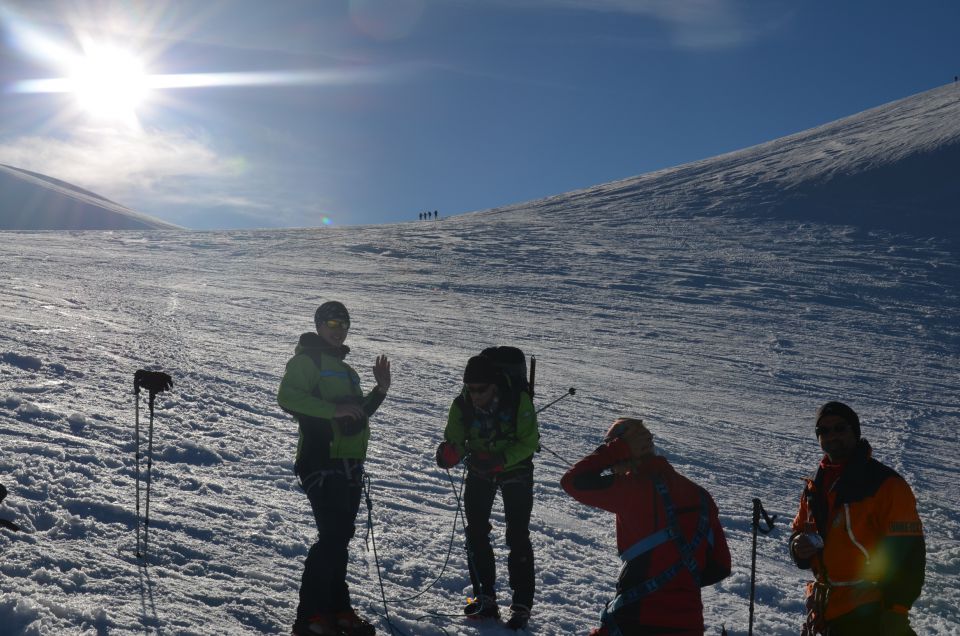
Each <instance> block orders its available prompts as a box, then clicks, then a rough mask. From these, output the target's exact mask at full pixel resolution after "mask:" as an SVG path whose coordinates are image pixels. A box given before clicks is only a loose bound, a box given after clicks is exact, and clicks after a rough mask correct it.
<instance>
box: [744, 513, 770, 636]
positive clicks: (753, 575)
mask: <svg viewBox="0 0 960 636" xmlns="http://www.w3.org/2000/svg"><path fill="white" fill-rule="evenodd" d="M760 515H763V521H764V523H766V524H767V527H766V528H761V527H760ZM776 519H777V515H773V516H772V517H771V516H770V515H768V514H767V511H766V510H764V509H763V504H762V503H761V502H760V500H759V499H757V498H754V500H753V523H752V524H751V525H752V526H753V550H752V552H751V557H750V629H749V631H748V632H747V633H748V635H749V636H753V598H754V593H755V591H756V583H757V531H758V530H759V531H760V532H762V533H763V534H770V532H771V531H772V530H773V522H774V521H775V520H776Z"/></svg>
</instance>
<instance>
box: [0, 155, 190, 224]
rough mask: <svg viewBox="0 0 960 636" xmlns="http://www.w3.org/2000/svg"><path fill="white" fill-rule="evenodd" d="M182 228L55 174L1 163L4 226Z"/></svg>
mask: <svg viewBox="0 0 960 636" xmlns="http://www.w3.org/2000/svg"><path fill="white" fill-rule="evenodd" d="M151 229H180V228H178V226H176V225H173V224H172V223H167V222H166V221H161V220H160V219H156V218H154V217H151V216H147V215H146V214H142V213H140V212H135V211H133V210H131V209H129V208H126V207H124V206H122V205H120V204H119V203H116V202H114V201H111V200H109V199H106V198H104V197H102V196H100V195H98V194H95V193H93V192H90V191H89V190H84V189H83V188H80V187H78V186H75V185H73V184H70V183H67V182H66V181H61V180H60V179H55V178H53V177H50V176H47V175H44V174H40V173H38V172H31V171H29V170H23V169H22V168H14V167H13V166H8V165H4V164H0V230H151Z"/></svg>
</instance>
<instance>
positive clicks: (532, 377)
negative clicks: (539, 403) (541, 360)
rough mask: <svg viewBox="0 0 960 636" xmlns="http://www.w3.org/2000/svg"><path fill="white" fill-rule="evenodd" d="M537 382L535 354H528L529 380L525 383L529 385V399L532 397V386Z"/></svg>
mask: <svg viewBox="0 0 960 636" xmlns="http://www.w3.org/2000/svg"><path fill="white" fill-rule="evenodd" d="M536 382H537V356H530V381H529V382H528V383H527V384H529V385H530V399H531V400H532V399H533V396H534V391H535V390H536V389H535V388H534V387H535V386H536Z"/></svg>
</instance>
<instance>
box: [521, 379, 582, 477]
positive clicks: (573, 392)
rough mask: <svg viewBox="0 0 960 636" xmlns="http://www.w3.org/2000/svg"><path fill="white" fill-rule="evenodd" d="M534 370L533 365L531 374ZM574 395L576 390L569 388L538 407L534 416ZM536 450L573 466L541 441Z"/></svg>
mask: <svg viewBox="0 0 960 636" xmlns="http://www.w3.org/2000/svg"><path fill="white" fill-rule="evenodd" d="M534 369H536V366H535V365H534V366H533V367H531V372H533V371H534ZM530 377H531V381H532V379H533V377H534V376H533V375H531V376H530ZM576 394H577V390H576V389H575V388H573V387H570V388H569V389H567V392H566V393H564V394H563V395H561V396H560V397H558V398H557V399H556V400H554V401H553V402H550V404H547V405H546V406H542V407H540V408H539V409H537V412H536V414H537V415H539V414H540V413H542V412H543V411H546V410H547V409H548V408H550V407H551V406H553V405H554V404H556V403H557V402H559V401H560V400H562V399H563V398H565V397H569V396H571V395H576ZM537 450H545V451H547V452H548V453H550V454H551V455H553V456H554V457H556V458H557V459H559V460H560V461H562V462H563V463H564V464H566V465H567V466H572V465H573V464H571V463H570V462H568V461H567V460H566V459H565V458H563V457H560V455H558V454H556V453H555V452H553V451H552V450H550V449H549V448H547V447H546V446H544V445H543V442H542V441H541V442H540V445H539V446H538V447H537Z"/></svg>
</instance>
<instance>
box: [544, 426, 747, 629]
mask: <svg viewBox="0 0 960 636" xmlns="http://www.w3.org/2000/svg"><path fill="white" fill-rule="evenodd" d="M629 458H630V448H629V446H628V445H627V443H626V441H625V440H623V439H618V440H614V441H613V442H610V443H609V444H604V445H603V446H601V447H600V448H598V449H597V450H596V451H595V452H594V453H593V454H591V455H588V456H587V457H585V458H583V459H582V460H580V461H579V462H577V464H576V465H575V466H574V467H573V468H571V469H570V470H569V471H567V473H566V474H565V475H564V476H563V479H562V480H561V481H560V485H561V486H563V489H564V490H566V491H567V493H569V494H570V496H571V497H573V498H574V499H576V500H577V501H580V502H582V503H585V504H587V505H589V506H595V507H597V508H602V509H603V510H608V511H610V512H613V513H615V514H616V516H617V518H616V523H617V551H618V553H619V554H620V555H621V558H623V556H622V555H623V553H624V552H626V551H628V550H630V548H631V547H633V546H634V545H635V544H637V543H638V542H639V541H641V540H643V539H647V538H648V537H651V536H654V535H657V533H658V532H660V531H662V530H664V529H666V528H668V526H669V525H670V524H669V523H668V520H667V518H668V513H667V505H666V499H667V498H669V500H670V502H671V504H672V508H673V510H674V516H675V519H676V525H677V526H678V528H679V531H680V534H681V535H682V541H683V542H685V543H687V544H692V543H696V547H695V548H694V549H693V551H692V555H691V556H692V562H688V563H684V562H683V560H682V559H681V552H680V548H679V544H678V542H677V541H676V540H673V539H664V540H663V542H662V543H659V544H658V545H656V546H655V547H652V548H651V549H649V550H648V551H645V552H643V553H642V554H639V555H637V556H634V557H633V558H632V559H630V560H629V561H628V562H627V563H626V564H625V565H624V566H623V567H622V568H621V570H620V578H619V579H618V581H617V594H618V596H619V595H624V598H626V597H627V596H629V594H630V591H631V590H633V589H635V588H638V586H640V584H643V583H647V582H649V581H651V580H653V579H657V578H658V577H659V578H661V579H665V580H660V581H658V585H657V586H656V587H657V589H656V590H655V591H652V592H650V593H649V594H647V595H644V596H642V597H641V598H639V599H638V600H636V601H634V602H630V603H625V604H624V605H623V606H622V607H621V608H619V609H617V610H616V611H615V612H613V614H612V619H613V620H614V621H615V622H616V624H617V626H618V627H619V628H620V629H621V630H622V631H623V633H624V634H625V635H627V636H629V634H632V633H642V634H656V633H659V632H658V629H659V630H665V631H668V632H669V633H671V634H697V635H698V636H699V635H702V634H703V604H702V602H701V600H700V588H701V587H702V586H706V585H712V584H713V583H716V582H717V581H720V580H721V579H723V578H725V577H727V576H728V575H729V574H730V551H729V550H728V548H727V540H726V537H725V536H724V534H723V528H722V527H721V526H720V520H719V519H718V517H717V506H716V504H715V503H714V502H713V499H712V498H711V497H710V495H709V493H707V491H706V490H704V489H703V488H701V487H700V486H698V485H697V484H695V483H693V482H692V481H690V480H689V479H687V478H686V477H684V476H683V475H680V474H679V473H677V472H676V471H675V470H674V469H673V467H672V466H671V465H670V463H669V462H668V461H667V460H666V459H664V458H663V457H651V458H649V459H646V460H644V461H643V462H642V463H641V464H640V466H639V468H638V469H636V470H634V471H632V472H631V473H629V474H627V475H603V474H602V473H603V471H604V470H605V469H607V468H610V467H611V466H613V465H614V464H617V463H619V462H622V461H624V460H627V459H629ZM658 482H659V483H660V484H661V485H662V486H661V488H662V489H663V490H665V491H666V493H667V497H666V498H665V497H664V496H662V494H661V493H660V492H658V489H657V483H658ZM698 534H699V536H700V538H699V540H698V539H697V535H698ZM694 562H695V569H696V571H697V572H696V574H694V573H693V572H691V570H690V566H692V565H693V563H694ZM677 564H680V567H679V568H678V569H677V568H675V566H677ZM671 569H675V573H674V574H673V575H672V576H669V575H664V573H665V572H668V571H670V570H671ZM680 630H683V631H680Z"/></svg>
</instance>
